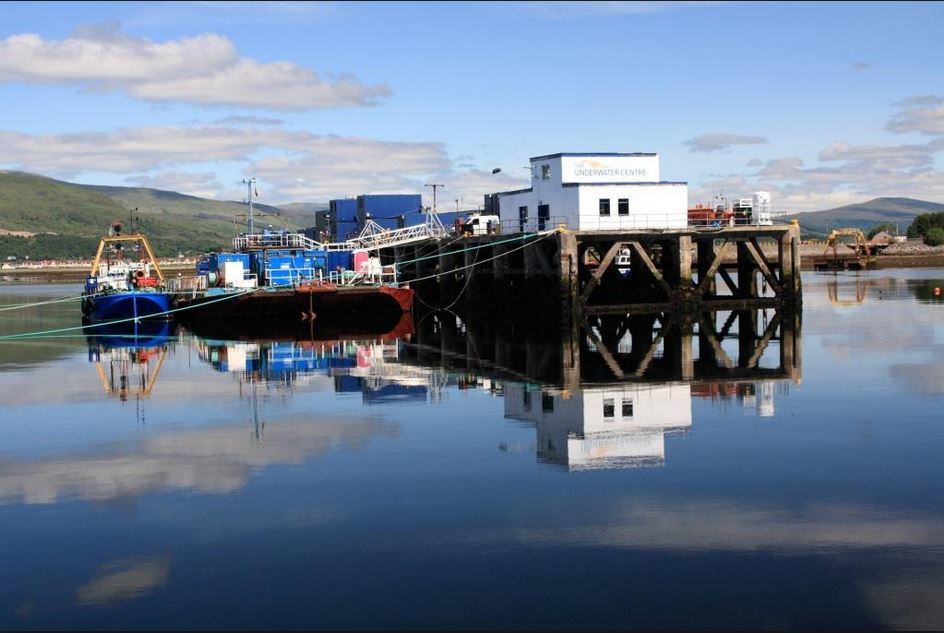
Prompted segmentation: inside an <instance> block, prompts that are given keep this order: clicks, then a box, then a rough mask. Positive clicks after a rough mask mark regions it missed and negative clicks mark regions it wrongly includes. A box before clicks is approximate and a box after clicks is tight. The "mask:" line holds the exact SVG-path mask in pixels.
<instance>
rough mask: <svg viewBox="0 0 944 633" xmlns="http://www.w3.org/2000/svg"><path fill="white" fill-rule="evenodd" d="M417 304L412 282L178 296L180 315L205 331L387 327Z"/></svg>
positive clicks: (372, 329) (192, 326)
mask: <svg viewBox="0 0 944 633" xmlns="http://www.w3.org/2000/svg"><path fill="white" fill-rule="evenodd" d="M412 304H413V291H412V290H411V289H409V288H389V287H386V286H381V287H376V286H353V287H340V288H338V287H335V286H330V285H327V284H325V285H316V284H313V285H310V286H300V287H298V288H286V289H275V290H272V289H268V290H263V289H260V290H255V291H252V292H248V293H242V294H238V295H236V296H232V297H228V298H227V296H226V295H222V294H216V295H204V296H200V297H196V298H187V297H182V298H178V300H177V303H176V309H177V310H178V312H177V313H176V315H175V316H176V317H177V320H178V321H180V322H181V323H184V324H185V325H187V327H188V329H190V330H191V331H193V332H194V333H197V332H198V330H201V331H228V332H241V333H246V332H251V331H253V330H271V329H273V328H277V329H286V330H296V329H299V330H302V329H311V326H312V324H314V326H315V327H316V328H317V329H318V330H324V331H337V332H344V331H350V332H352V333H358V332H362V333H365V334H367V333H384V332H389V331H391V330H393V329H395V328H396V327H397V324H398V323H399V322H400V319H401V317H402V316H403V314H404V313H409V311H410V309H411V308H412Z"/></svg>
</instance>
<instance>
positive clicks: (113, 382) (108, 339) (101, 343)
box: [85, 321, 173, 416]
mask: <svg viewBox="0 0 944 633" xmlns="http://www.w3.org/2000/svg"><path fill="white" fill-rule="evenodd" d="M122 325H123V324H122ZM122 325H119V326H115V325H106V326H101V327H95V326H92V327H86V328H85V334H86V341H87V343H88V360H89V362H90V363H94V365H95V369H96V371H97V372H98V377H99V380H100V381H101V383H102V389H104V391H105V393H106V394H107V395H109V396H114V397H117V398H118V399H119V400H121V401H122V402H126V401H127V400H128V399H129V398H134V399H135V400H140V399H142V398H147V397H149V396H150V395H151V391H152V390H153V389H154V384H155V382H156V381H157V378H158V376H159V375H160V372H161V367H162V366H163V364H164V360H165V359H166V357H167V352H168V348H169V346H171V345H172V338H171V337H172V335H173V331H172V327H171V324H170V323H168V322H166V321H152V322H148V321H145V322H142V323H141V324H140V325H135V326H134V327H133V328H128V327H122ZM139 416H140V411H139Z"/></svg>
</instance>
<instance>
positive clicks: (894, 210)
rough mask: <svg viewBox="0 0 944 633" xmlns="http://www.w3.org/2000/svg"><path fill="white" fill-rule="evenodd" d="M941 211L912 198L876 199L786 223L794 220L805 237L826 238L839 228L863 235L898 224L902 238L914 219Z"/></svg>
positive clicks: (935, 205) (800, 215) (943, 208)
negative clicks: (862, 233)
mask: <svg viewBox="0 0 944 633" xmlns="http://www.w3.org/2000/svg"><path fill="white" fill-rule="evenodd" d="M940 211H944V204H939V203H937V202H928V201H926V200H914V199H912V198H875V199H873V200H869V201H868V202H861V203H859V204H850V205H846V206H844V207H837V208H835V209H827V210H825V211H812V212H808V213H797V214H795V215H791V216H788V219H790V220H793V219H795V220H797V221H798V222H799V223H800V226H801V227H802V229H803V234H804V235H826V234H828V230H829V229H835V228H839V227H853V228H858V229H862V231H863V232H865V231H867V230H868V229H869V228H871V227H873V226H875V225H876V224H881V223H883V222H889V223H891V224H897V225H898V232H899V233H900V234H902V235H904V234H905V231H907V230H908V226H909V225H910V224H911V222H912V220H914V218H915V216H917V215H919V214H921V213H936V212H940Z"/></svg>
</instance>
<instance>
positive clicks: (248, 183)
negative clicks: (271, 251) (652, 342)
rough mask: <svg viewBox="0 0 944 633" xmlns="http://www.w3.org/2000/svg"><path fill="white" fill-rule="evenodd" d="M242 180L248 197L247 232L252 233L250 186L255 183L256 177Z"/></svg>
mask: <svg viewBox="0 0 944 633" xmlns="http://www.w3.org/2000/svg"><path fill="white" fill-rule="evenodd" d="M243 182H244V183H245V185H246V189H247V192H248V199H249V234H250V235H252V233H253V225H252V186H253V185H254V184H256V179H255V178H243Z"/></svg>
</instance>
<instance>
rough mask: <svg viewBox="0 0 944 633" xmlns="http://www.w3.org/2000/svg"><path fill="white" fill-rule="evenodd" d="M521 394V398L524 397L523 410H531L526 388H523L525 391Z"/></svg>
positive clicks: (528, 393)
mask: <svg viewBox="0 0 944 633" xmlns="http://www.w3.org/2000/svg"><path fill="white" fill-rule="evenodd" d="M522 394H523V396H524V410H525V411H530V410H531V392H530V391H528V389H527V388H525V390H524V392H522Z"/></svg>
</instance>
